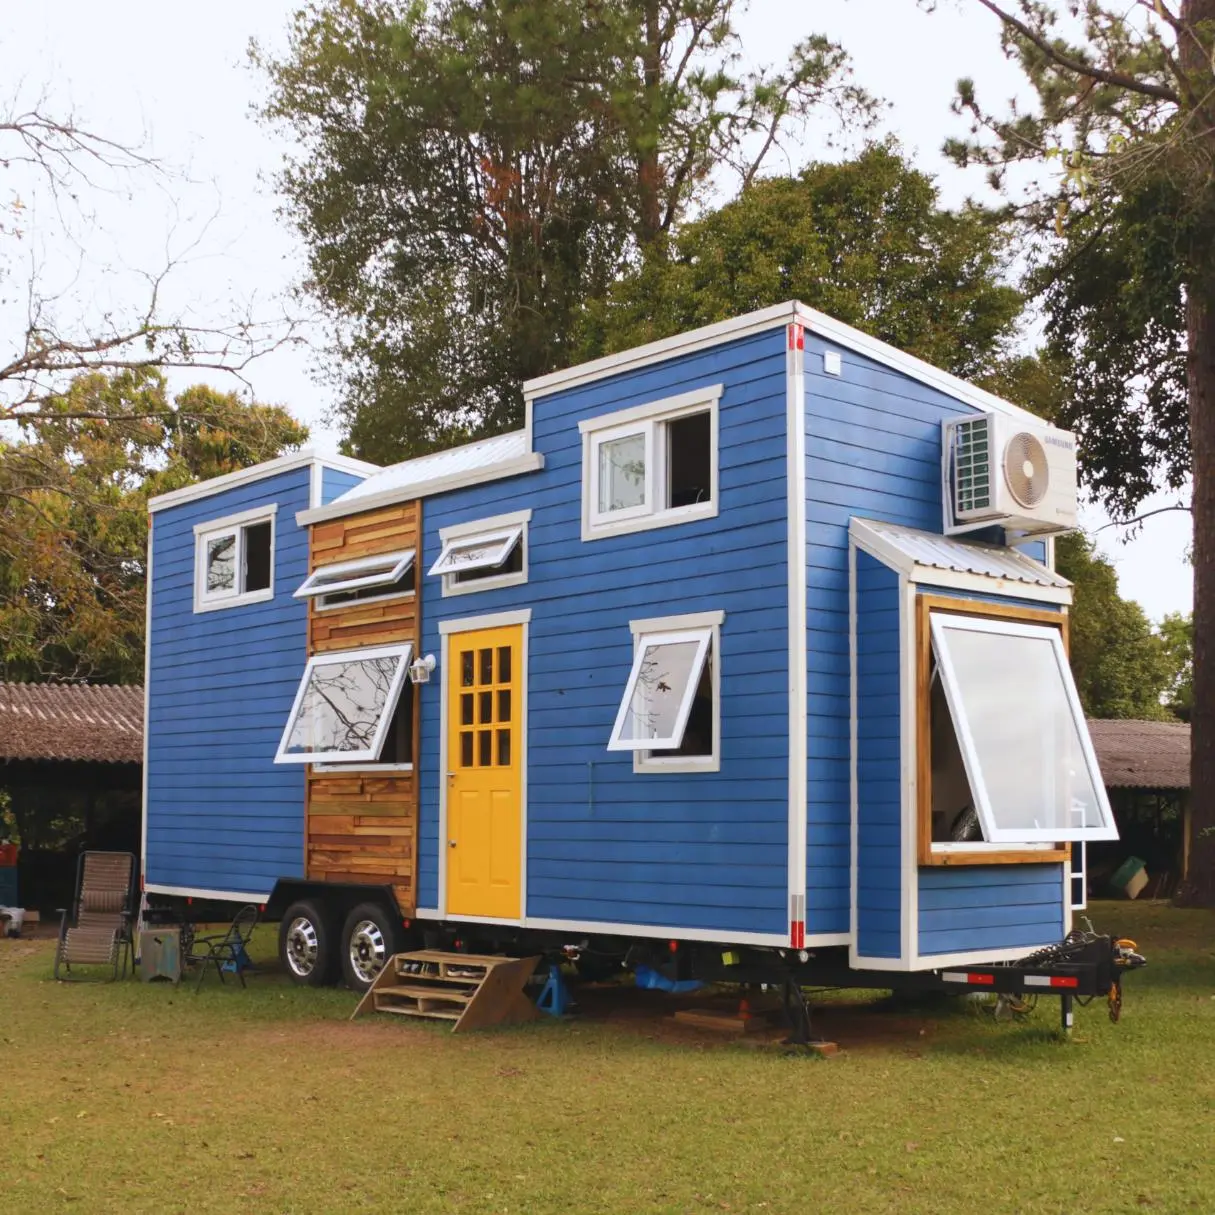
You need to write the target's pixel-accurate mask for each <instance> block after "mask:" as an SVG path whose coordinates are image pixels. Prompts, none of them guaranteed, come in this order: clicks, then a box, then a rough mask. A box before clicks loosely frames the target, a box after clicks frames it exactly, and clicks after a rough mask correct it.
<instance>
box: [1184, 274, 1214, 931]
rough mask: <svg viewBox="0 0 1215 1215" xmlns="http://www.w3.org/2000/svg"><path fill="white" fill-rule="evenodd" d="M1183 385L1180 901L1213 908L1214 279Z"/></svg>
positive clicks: (1195, 300)
mask: <svg viewBox="0 0 1215 1215" xmlns="http://www.w3.org/2000/svg"><path fill="white" fill-rule="evenodd" d="M1186 341H1187V346H1188V352H1187V355H1186V377H1187V381H1188V389H1189V408H1190V449H1191V462H1192V467H1193V476H1194V498H1193V510H1194V516H1193V517H1194V550H1193V551H1194V710H1193V715H1192V716H1191V718H1190V788H1191V803H1190V804H1191V806H1192V808H1193V836H1192V841H1193V842H1192V845H1191V849H1190V871H1189V877H1188V879H1187V881H1186V882H1185V884H1184V886H1183V888H1182V889H1181V891H1180V893H1179V895H1178V901H1179V902H1182V903H1185V904H1187V905H1189V906H1204V907H1210V906H1215V645H1212V640H1213V639H1215V276H1212V275H1210V274H1208V275H1207V276H1206V277H1205V280H1204V281H1203V282H1201V283H1193V284H1191V285H1190V287H1189V289H1188V292H1187V298H1186Z"/></svg>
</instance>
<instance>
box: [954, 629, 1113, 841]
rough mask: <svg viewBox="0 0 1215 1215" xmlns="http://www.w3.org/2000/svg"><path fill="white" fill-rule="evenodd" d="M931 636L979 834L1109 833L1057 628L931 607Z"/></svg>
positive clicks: (1051, 836) (1047, 836)
mask: <svg viewBox="0 0 1215 1215" xmlns="http://www.w3.org/2000/svg"><path fill="white" fill-rule="evenodd" d="M932 644H933V650H934V652H935V654H936V659H937V666H938V670H939V672H940V677H941V683H942V686H943V688H944V691H945V697H946V700H947V702H948V705H949V713H950V716H951V717H952V719H953V725H954V730H955V732H956V734H957V739H958V745H959V747H960V749H961V752H962V761H963V764H964V766H965V769H966V776H967V779H968V780H969V782H970V789H971V793H972V794H973V796H974V804H975V809H976V810H977V812H978V815H979V819H980V822H981V824H982V827H983V838H984V839H985V840H987V841H988V842H989V843H1037V842H1055V841H1058V842H1062V841H1065V840H1099V839H1117V837H1118V832H1117V829H1116V827H1115V826H1114V820H1113V814H1112V812H1111V810H1110V805H1109V800H1108V798H1107V797H1106V795H1105V787H1104V785H1103V783H1102V780H1101V772H1100V769H1099V768H1098V766H1097V758H1096V755H1095V754H1094V752H1093V746H1092V742H1091V740H1090V739H1089V736H1088V727H1087V726H1086V724H1085V721H1084V714H1083V711H1082V710H1081V707H1080V698H1079V696H1078V695H1077V693H1076V685H1075V682H1074V681H1073V679H1072V673H1071V670H1070V668H1069V667H1068V663H1067V654H1066V653H1065V652H1064V649H1063V640H1062V637H1061V635H1060V631H1059V630H1058V629H1056V628H1052V627H1051V626H1049V625H1036V624H1024V623H1019V622H1013V621H1007V620H999V619H989V618H979V617H973V616H960V615H947V614H944V613H933V615H932Z"/></svg>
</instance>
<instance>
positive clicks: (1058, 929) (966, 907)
mask: <svg viewBox="0 0 1215 1215" xmlns="http://www.w3.org/2000/svg"><path fill="white" fill-rule="evenodd" d="M1064 895H1065V889H1064V884H1063V866H1062V865H1061V864H1050V865H964V866H958V867H957V868H956V869H950V868H949V867H948V866H941V867H940V868H936V867H934V868H924V869H921V870H920V892H919V898H920V916H919V921H920V922H919V929H920V950H919V951H920V954H921V956H925V957H930V956H932V955H933V954H943V953H969V952H971V951H974V952H981V951H983V950H996V949H1018V948H1022V947H1024V948H1032V947H1034V946H1038V945H1049V944H1051V943H1052V942H1054V941H1058V940H1060V939H1061V938H1062V937H1063V932H1064V928H1063V915H1064V912H1063V900H1064Z"/></svg>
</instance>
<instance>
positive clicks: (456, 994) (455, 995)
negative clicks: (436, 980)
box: [377, 987, 473, 1004]
mask: <svg viewBox="0 0 1215 1215" xmlns="http://www.w3.org/2000/svg"><path fill="white" fill-rule="evenodd" d="M377 994H378V995H380V996H385V997H389V996H390V997H392V999H394V1000H395V999H398V998H399V997H409V998H410V999H414V1000H446V1001H447V1002H448V1003H449V1004H467V1003H468V1002H469V1000H471V999H472V998H473V993H472V992H464V991H447V990H446V989H445V988H442V987H381V988H380V990H379V992H378V993H377Z"/></svg>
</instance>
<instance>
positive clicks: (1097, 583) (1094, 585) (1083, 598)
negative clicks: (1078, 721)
mask: <svg viewBox="0 0 1215 1215" xmlns="http://www.w3.org/2000/svg"><path fill="white" fill-rule="evenodd" d="M1055 567H1056V569H1058V571H1059V573H1061V574H1062V575H1063V576H1064V577H1065V578H1068V579H1070V580H1071V582H1072V583H1073V585H1074V592H1073V593H1074V595H1075V599H1074V601H1073V604H1072V610H1071V616H1070V619H1069V622H1068V623H1069V639H1070V659H1071V668H1072V674H1073V676H1075V680H1076V688H1077V690H1078V691H1079V693H1080V703H1081V704H1082V705H1083V706H1084V712H1085V713H1086V714H1087V715H1088V716H1089V717H1137V718H1147V719H1149V720H1157V721H1164V720H1167V719H1168V718H1169V717H1170V716H1171V714H1170V713H1169V711H1168V709H1167V708H1166V707H1165V706H1164V704H1163V702H1162V700H1163V697H1164V695H1165V693H1166V692H1167V691H1168V690H1169V688H1170V686H1171V685H1172V683H1173V682H1174V680H1175V678H1176V670H1177V668H1176V663H1175V660H1174V658H1173V656H1172V654H1171V653H1170V650H1169V648H1168V647H1167V646H1166V645H1165V642H1164V640H1163V639H1162V638H1161V637H1160V636H1158V635H1157V634H1156V633H1155V632H1153V631H1152V626H1151V622H1150V621H1149V620H1148V618H1147V615H1146V614H1145V613H1144V610H1143V608H1141V607H1140V606H1139V604H1137V603H1135V602H1133V601H1132V600H1129V599H1123V598H1122V596H1121V595H1119V594H1118V575H1117V573H1116V572H1115V571H1114V567H1113V566H1112V565H1111V564H1110V563H1109V562H1108V561H1107V560H1106V559H1105V558H1104V557H1102V556H1101V555H1100V554H1099V553H1098V552H1097V551H1096V548H1095V546H1094V545H1093V542H1092V541H1091V540H1089V539H1088V537H1086V536H1085V535H1084V534H1083V533H1082V532H1069V533H1068V534H1067V535H1064V536H1059V537H1057V538H1056V540H1055Z"/></svg>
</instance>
